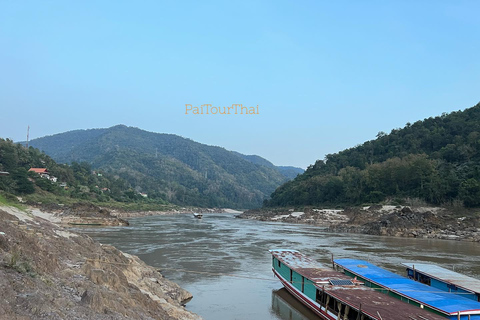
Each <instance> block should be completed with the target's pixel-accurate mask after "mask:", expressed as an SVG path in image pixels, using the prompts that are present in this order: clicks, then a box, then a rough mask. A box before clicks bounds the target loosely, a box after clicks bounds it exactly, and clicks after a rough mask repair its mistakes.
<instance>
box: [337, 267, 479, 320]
mask: <svg viewBox="0 0 480 320" xmlns="http://www.w3.org/2000/svg"><path fill="white" fill-rule="evenodd" d="M333 264H334V267H335V268H336V269H337V270H339V271H341V272H343V273H345V275H348V276H350V277H355V278H356V279H358V280H360V281H363V282H364V283H365V285H366V286H368V287H372V288H374V289H376V290H378V291H381V292H383V293H386V294H387V295H388V296H391V297H394V298H397V299H401V300H403V301H406V302H408V303H409V304H410V305H412V306H417V307H420V308H422V309H424V310H428V311H431V312H434V313H436V314H438V315H441V316H444V317H446V318H449V319H452V320H479V319H480V303H479V302H476V301H473V300H471V299H468V298H464V297H462V296H460V295H456V294H453V293H449V292H445V291H442V290H440V289H437V288H433V287H429V286H427V285H425V284H422V283H420V282H416V281H413V280H411V279H408V278H405V277H402V276H400V275H398V274H396V273H393V272H390V271H388V270H385V269H382V268H380V267H378V266H376V265H373V264H371V263H369V262H367V261H363V260H356V259H335V260H334V261H333Z"/></svg>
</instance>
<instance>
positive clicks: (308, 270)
mask: <svg viewBox="0 0 480 320" xmlns="http://www.w3.org/2000/svg"><path fill="white" fill-rule="evenodd" d="M270 253H271V254H272V271H273V273H274V275H275V276H276V277H277V278H278V279H279V280H280V282H281V283H282V284H283V286H284V287H285V288H286V289H287V290H288V291H289V292H290V293H291V294H292V295H293V296H294V297H295V298H297V299H298V300H299V301H300V302H302V303H303V304H304V305H306V306H307V307H309V308H310V309H311V310H312V311H313V312H315V314H317V315H318V316H319V317H320V318H321V319H326V320H338V319H342V320H344V319H345V320H387V319H388V320H405V319H411V320H441V319H443V320H444V318H442V317H440V316H438V315H435V314H433V313H429V312H427V311H425V310H422V309H420V308H416V307H414V306H411V305H409V304H407V303H405V302H402V301H400V300H397V299H394V298H392V297H389V296H387V295H385V294H382V293H380V292H378V291H376V290H374V289H372V288H368V287H365V286H364V285H363V284H362V283H361V282H360V281H357V280H355V279H353V280H352V279H351V278H350V277H348V276H347V275H345V274H343V273H340V272H338V271H335V270H333V269H332V268H325V267H323V266H321V265H319V264H318V263H317V262H315V261H314V260H312V259H310V258H308V257H307V256H305V255H303V254H301V253H300V252H298V251H296V250H285V249H276V250H270ZM399 310H401V311H399Z"/></svg>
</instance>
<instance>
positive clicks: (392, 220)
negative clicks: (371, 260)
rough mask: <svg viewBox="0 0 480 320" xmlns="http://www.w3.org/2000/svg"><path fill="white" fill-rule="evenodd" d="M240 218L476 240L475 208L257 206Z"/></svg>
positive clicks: (479, 216) (479, 235)
mask: <svg viewBox="0 0 480 320" xmlns="http://www.w3.org/2000/svg"><path fill="white" fill-rule="evenodd" d="M237 217H238V218H243V219H254V220H260V221H277V222H285V223H303V224H311V225H316V226H323V227H326V228H327V230H329V231H331V232H343V233H362V234H370V235H383V236H395V237H414V238H417V237H418V238H434V239H448V240H462V241H472V242H480V213H479V211H478V210H473V209H472V210H467V209H458V208H440V207H422V206H382V205H374V206H369V207H361V208H347V209H342V210H339V209H336V210H332V209H316V208H307V209H304V210H295V209H257V210H249V211H246V212H244V213H242V214H240V215H238V216H237Z"/></svg>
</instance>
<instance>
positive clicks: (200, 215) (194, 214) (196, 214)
mask: <svg viewBox="0 0 480 320" xmlns="http://www.w3.org/2000/svg"><path fill="white" fill-rule="evenodd" d="M193 216H194V217H195V218H197V219H202V217H203V214H201V213H196V212H194V213H193Z"/></svg>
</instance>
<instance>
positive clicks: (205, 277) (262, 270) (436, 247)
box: [81, 214, 480, 320]
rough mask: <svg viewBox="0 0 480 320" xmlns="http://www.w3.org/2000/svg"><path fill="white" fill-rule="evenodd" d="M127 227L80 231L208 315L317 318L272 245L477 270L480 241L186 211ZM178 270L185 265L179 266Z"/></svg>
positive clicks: (392, 263) (384, 262) (321, 254)
mask: <svg viewBox="0 0 480 320" xmlns="http://www.w3.org/2000/svg"><path fill="white" fill-rule="evenodd" d="M129 222H130V226H128V227H108V228H105V227H101V228H87V229H81V231H82V232H85V233H87V234H89V235H90V236H91V237H93V238H94V239H96V240H98V241H100V242H101V243H105V244H111V245H114V246H115V247H117V248H118V249H120V250H122V251H125V252H127V253H131V254H135V255H137V256H139V257H140V258H141V259H142V260H143V261H145V262H146V263H147V264H149V265H151V266H154V267H156V268H159V269H161V270H162V274H163V275H164V276H165V277H166V278H167V279H170V280H172V281H174V282H176V283H178V284H179V285H180V286H181V287H183V288H185V289H187V290H188V291H190V292H191V293H192V294H193V299H192V301H190V302H189V303H188V304H187V309H189V310H190V311H193V312H195V313H197V314H199V315H201V316H202V317H203V318H204V319H206V320H230V319H232V320H233V319H238V320H257V319H258V320H265V319H266V320H268V319H282V320H304V319H318V317H316V316H315V315H314V314H313V313H311V312H309V310H308V309H307V308H305V307H303V306H302V305H301V304H299V303H298V302H297V301H296V300H295V299H294V298H292V297H291V296H290V295H289V293H288V292H286V291H285V289H282V285H281V284H280V282H279V281H278V280H276V279H274V278H273V274H272V270H271V255H270V253H269V252H268V250H269V249H272V248H277V249H278V248H284V249H285V248H288V249H296V250H299V251H301V252H303V253H305V254H307V255H309V256H310V257H312V258H314V259H316V260H317V261H319V262H321V263H324V264H330V263H331V258H332V255H333V256H334V257H335V258H357V259H363V260H368V261H370V262H372V263H374V264H377V265H379V266H381V267H384V268H387V269H390V270H392V271H395V272H398V273H401V274H403V273H404V269H403V268H402V267H401V266H400V264H401V263H402V262H415V261H416V262H420V261H422V262H433V263H437V264H439V265H441V266H443V267H445V268H454V269H455V271H458V272H462V273H465V274H467V275H470V276H473V277H477V278H478V277H479V276H480V263H479V261H480V259H479V258H478V257H479V256H480V244H477V243H471V242H458V241H451V240H450V241H449V240H432V239H413V238H393V237H380V236H367V235H358V234H334V233H329V232H326V231H325V230H324V229H323V228H319V227H313V226H308V225H301V224H297V225H289V224H284V223H274V222H259V221H253V220H243V219H236V218H235V217H234V215H232V214H205V215H204V216H203V219H201V220H200V219H196V218H194V217H193V216H192V215H189V214H181V215H165V216H150V217H143V218H134V219H129ZM179 270H181V271H179Z"/></svg>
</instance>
